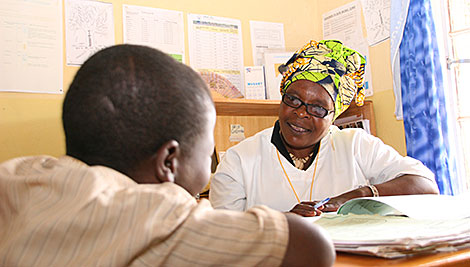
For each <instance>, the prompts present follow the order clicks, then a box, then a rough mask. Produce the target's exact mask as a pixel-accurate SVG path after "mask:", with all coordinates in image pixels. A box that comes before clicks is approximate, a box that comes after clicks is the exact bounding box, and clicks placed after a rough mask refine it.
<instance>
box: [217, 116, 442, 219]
mask: <svg viewBox="0 0 470 267" xmlns="http://www.w3.org/2000/svg"><path fill="white" fill-rule="evenodd" d="M272 133H273V128H268V129H265V130H263V131H261V132H259V133H257V134H256V135H254V136H252V137H250V138H247V139H245V140H244V141H242V142H240V143H239V144H237V145H235V146H233V147H231V148H229V149H228V150H227V152H226V153H225V155H224V157H223V158H222V160H221V162H220V164H219V166H218V167H217V171H216V173H215V175H214V177H213V179H212V181H211V186H210V191H209V192H210V193H209V194H210V196H209V199H210V201H211V203H212V205H213V206H214V208H225V209H232V210H246V209H248V208H250V207H253V206H255V205H266V206H268V207H271V208H273V209H276V210H279V211H289V210H291V209H292V208H293V207H294V206H295V205H296V204H297V203H298V201H297V198H296V196H295V194H294V190H295V192H296V193H297V195H298V197H299V198H300V200H301V201H310V200H312V201H313V200H321V199H323V198H326V197H333V196H336V195H339V194H342V193H344V192H347V191H350V190H352V189H355V188H357V187H359V186H361V185H367V184H381V183H384V182H386V181H389V180H391V179H393V178H396V177H398V176H401V175H404V174H415V175H421V176H424V177H426V178H428V179H430V180H432V181H434V174H433V173H432V172H431V171H430V170H429V169H428V168H427V167H425V166H424V165H423V164H422V163H421V162H420V161H418V160H416V159H413V158H410V157H403V156H401V155H400V154H399V153H398V152H397V151H395V150H394V149H393V148H392V147H390V146H388V145H386V144H384V143H383V142H382V141H381V140H380V139H379V138H377V137H374V136H372V135H369V134H367V133H366V132H365V131H364V130H362V129H344V130H340V129H339V128H338V127H336V126H334V125H332V126H331V127H330V129H329V133H328V134H327V135H326V136H325V137H324V138H323V139H322V140H321V143H320V150H319V152H318V154H317V156H316V158H315V159H314V162H312V164H311V165H310V167H309V168H308V169H307V170H299V169H297V168H296V167H295V166H293V165H292V164H291V163H290V162H289V161H288V160H287V159H286V158H285V157H284V156H282V155H281V154H280V153H279V157H278V151H277V149H276V147H275V146H274V144H273V143H271V136H272ZM316 161H318V164H316ZM281 165H282V166H281ZM315 165H317V167H316V170H315ZM282 167H284V170H285V173H284V171H283V169H282ZM286 174H287V176H288V178H289V179H288V178H287V177H286ZM312 179H313V181H312ZM289 180H290V182H291V183H292V187H293V188H294V190H293V189H292V187H291V185H290V184H289ZM312 182H313V187H312ZM311 190H312V194H311V196H310V192H311Z"/></svg>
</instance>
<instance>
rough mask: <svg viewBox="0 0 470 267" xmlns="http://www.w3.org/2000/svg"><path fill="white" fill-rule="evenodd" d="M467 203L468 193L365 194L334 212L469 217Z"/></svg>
mask: <svg viewBox="0 0 470 267" xmlns="http://www.w3.org/2000/svg"><path fill="white" fill-rule="evenodd" d="M469 202H470V194H466V195H460V196H447V195H403V196H384V197H375V198H373V197H366V198H356V199H352V200H349V201H347V202H346V203H344V204H343V206H341V207H340V208H339V209H338V214H348V213H356V214H374V213H375V214H381V215H391V214H393V213H394V212H396V213H397V214H404V215H406V216H408V217H411V218H415V219H442V218H447V219H458V218H467V217H470V209H469V208H468V203H469ZM387 206H388V207H387ZM393 210H396V211H393ZM394 215H396V214H394Z"/></svg>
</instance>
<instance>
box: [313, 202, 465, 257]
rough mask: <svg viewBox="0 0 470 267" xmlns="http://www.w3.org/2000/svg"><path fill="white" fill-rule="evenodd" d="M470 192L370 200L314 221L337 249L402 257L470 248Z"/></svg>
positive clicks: (350, 204)
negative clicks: (325, 231)
mask: <svg viewBox="0 0 470 267" xmlns="http://www.w3.org/2000/svg"><path fill="white" fill-rule="evenodd" d="M469 201H470V194H466V195H459V196H446V195H404V196H384V197H366V198H357V199H352V200H349V201H347V202H346V203H344V204H343V205H342V206H341V207H340V208H339V209H338V212H337V214H322V216H321V218H320V219H318V220H316V221H314V223H315V224H318V225H320V226H322V227H323V228H325V229H326V230H327V231H328V232H329V234H330V236H331V238H332V239H333V243H334V245H335V249H336V250H337V251H343V252H349V253H357V254H366V255H374V256H379V257H385V258H398V257H405V256H408V255H413V254H419V253H425V252H435V251H443V250H456V249H460V248H464V247H470V243H469V242H470V209H469V208H468V203H469Z"/></svg>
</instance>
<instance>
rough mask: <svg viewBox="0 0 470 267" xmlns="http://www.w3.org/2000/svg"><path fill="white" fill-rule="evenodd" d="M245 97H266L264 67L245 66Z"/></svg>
mask: <svg viewBox="0 0 470 267" xmlns="http://www.w3.org/2000/svg"><path fill="white" fill-rule="evenodd" d="M245 98H246V99H266V83H265V79H264V67H263V66H253V67H245Z"/></svg>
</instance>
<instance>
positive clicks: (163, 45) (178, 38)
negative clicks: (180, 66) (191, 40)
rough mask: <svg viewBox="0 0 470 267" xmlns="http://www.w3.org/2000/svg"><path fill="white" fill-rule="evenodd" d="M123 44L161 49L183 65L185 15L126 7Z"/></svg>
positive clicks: (123, 18) (124, 11)
mask: <svg viewBox="0 0 470 267" xmlns="http://www.w3.org/2000/svg"><path fill="white" fill-rule="evenodd" d="M122 12H123V14H122V20H123V21H122V24H123V25H122V27H123V37H124V43H126V44H137V45H146V46H150V47H153V48H156V49H159V50H161V51H163V52H165V53H167V54H169V55H170V56H172V57H173V58H175V59H176V60H178V61H179V62H182V63H184V58H185V56H184V20H183V12H181V11H173V10H166V9H160V8H151V7H142V6H132V5H123V7H122Z"/></svg>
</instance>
